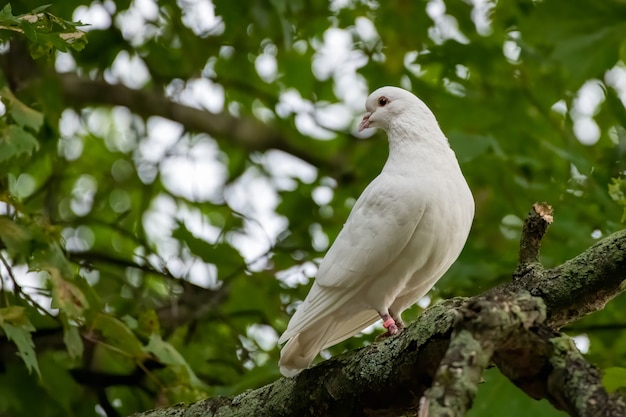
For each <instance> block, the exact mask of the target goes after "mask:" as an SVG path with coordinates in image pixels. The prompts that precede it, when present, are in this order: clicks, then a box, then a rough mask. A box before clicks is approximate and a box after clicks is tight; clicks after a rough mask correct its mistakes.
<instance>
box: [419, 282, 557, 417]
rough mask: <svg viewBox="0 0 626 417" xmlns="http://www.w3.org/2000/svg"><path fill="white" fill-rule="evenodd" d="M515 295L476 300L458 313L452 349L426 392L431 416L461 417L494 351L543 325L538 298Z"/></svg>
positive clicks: (503, 347) (521, 293)
mask: <svg viewBox="0 0 626 417" xmlns="http://www.w3.org/2000/svg"><path fill="white" fill-rule="evenodd" d="M514 296H515V298H513V296H511V297H510V298H505V297H501V296H493V297H479V298H477V299H474V300H470V301H469V302H468V303H467V304H466V305H464V306H462V307H460V308H459V309H458V310H457V311H458V314H459V317H458V319H457V322H456V323H455V327H454V331H453V333H452V336H451V337H450V346H449V347H448V350H447V352H446V354H445V356H444V357H443V359H442V360H441V364H440V366H439V370H438V371H437V374H436V375H435V380H434V383H433V386H432V388H430V389H428V390H427V391H426V394H425V396H426V398H427V401H426V403H427V404H428V407H429V412H428V415H429V416H433V417H435V416H446V417H453V416H458V417H462V416H464V415H465V413H466V412H467V410H468V409H469V408H470V407H471V405H472V401H473V399H474V396H475V394H476V391H477V390H478V384H479V383H480V380H481V377H482V374H483V371H484V370H485V369H486V368H487V366H488V365H489V363H490V362H491V359H492V357H493V355H494V353H496V352H497V351H498V350H500V349H507V348H508V346H509V345H511V344H515V345H517V343H519V338H520V335H521V334H523V333H529V332H528V329H531V328H534V327H537V326H539V325H540V324H541V323H543V322H544V321H545V319H546V308H545V305H544V304H543V302H542V301H541V300H540V299H539V298H534V297H532V296H530V294H529V293H528V292H519V293H518V294H514ZM523 338H525V339H526V338H527V337H526V335H524V336H523ZM511 339H514V340H515V341H514V342H512V341H511Z"/></svg>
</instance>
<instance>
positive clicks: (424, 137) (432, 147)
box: [278, 87, 474, 376]
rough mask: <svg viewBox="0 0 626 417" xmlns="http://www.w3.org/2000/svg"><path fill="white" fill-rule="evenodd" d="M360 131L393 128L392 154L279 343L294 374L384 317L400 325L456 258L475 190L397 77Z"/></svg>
mask: <svg viewBox="0 0 626 417" xmlns="http://www.w3.org/2000/svg"><path fill="white" fill-rule="evenodd" d="M365 108H366V110H367V113H365V115H364V116H363V120H362V121H361V124H360V125H359V131H361V130H363V129H365V128H368V127H378V128H381V129H383V130H384V131H385V132H387V136H388V138H389V157H388V158H387V162H386V163H385V166H384V167H383V170H382V172H381V173H380V174H379V175H378V177H376V179H374V181H372V182H371V183H370V184H369V185H368V186H367V188H366V189H365V191H364V192H363V194H361V196H360V197H359V199H358V200H357V202H356V203H355V205H354V208H353V209H352V212H351V213H350V216H349V217H348V220H347V221H346V223H345V224H344V226H343V229H342V230H341V232H340V233H339V235H338V236H337V239H336V240H335V242H334V243H333V245H332V246H331V247H330V249H329V250H328V253H327V254H326V256H325V257H324V259H323V260H322V262H321V264H320V267H319V270H318V272H317V275H316V278H315V282H314V283H313V286H312V287H311V290H310V291H309V294H308V295H307V297H306V299H305V300H304V301H303V302H302V304H301V305H300V306H299V307H298V308H297V310H296V312H295V314H294V315H293V317H292V318H291V320H290V321H289V325H288V326H287V330H286V331H285V333H284V334H283V335H282V336H281V337H280V339H279V341H278V342H279V343H284V342H287V344H286V345H285V346H284V347H283V348H282V351H281V355H280V361H279V365H280V371H281V373H282V374H283V375H285V376H293V375H296V374H297V373H299V372H300V371H301V370H303V369H305V368H307V367H308V366H309V365H310V364H311V362H312V361H313V359H314V358H315V356H317V354H318V353H319V352H320V351H321V350H322V349H325V348H327V347H329V346H332V345H335V344H337V343H339V342H341V341H343V340H345V339H347V338H349V337H351V336H352V335H354V334H356V333H358V332H359V331H361V330H362V329H364V328H365V327H367V326H369V325H371V324H373V323H374V322H376V321H377V320H378V319H379V318H380V319H382V321H383V326H384V327H385V328H386V329H387V332H386V333H385V335H393V334H396V333H397V332H398V331H399V330H401V329H402V328H403V327H404V324H403V323H402V320H401V318H400V314H401V313H402V312H403V311H404V310H405V309H406V308H408V307H409V306H411V305H412V304H413V303H415V302H416V301H417V300H419V299H420V298H421V297H422V296H424V294H426V293H427V292H428V291H429V290H430V289H431V288H432V286H433V285H434V284H435V283H436V282H437V280H439V278H441V276H442V275H443V274H444V273H445V272H446V271H447V270H448V268H449V267H450V265H452V263H453V262H454V261H455V260H456V259H457V257H458V256H459V254H460V253H461V250H462V249H463V246H464V245H465V241H466V240H467V236H468V234H469V231H470V228H471V225H472V220H473V218H474V200H473V198H472V193H471V191H470V189H469V187H468V185H467V183H466V181H465V178H464V177H463V173H462V172H461V169H460V167H459V164H458V162H457V160H456V156H455V154H454V152H453V151H452V149H450V145H449V144H448V140H447V138H446V137H445V135H444V134H443V132H442V131H441V129H440V128H439V125H438V123H437V120H436V119H435V116H434V115H433V113H432V112H431V111H430V109H429V108H428V107H427V106H426V105H425V104H424V103H423V102H422V101H421V100H420V99H418V98H417V97H415V96H414V95H413V94H412V93H410V92H408V91H406V90H403V89H401V88H397V87H382V88H379V89H378V90H376V91H374V92H373V93H372V94H370V96H369V97H368V98H367V101H366V103H365Z"/></svg>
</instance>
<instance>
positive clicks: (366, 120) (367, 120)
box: [359, 112, 372, 132]
mask: <svg viewBox="0 0 626 417" xmlns="http://www.w3.org/2000/svg"><path fill="white" fill-rule="evenodd" d="M371 115H372V112H367V113H365V114H364V115H363V120H361V123H359V132H360V131H362V130H363V129H367V128H368V127H370V116H371Z"/></svg>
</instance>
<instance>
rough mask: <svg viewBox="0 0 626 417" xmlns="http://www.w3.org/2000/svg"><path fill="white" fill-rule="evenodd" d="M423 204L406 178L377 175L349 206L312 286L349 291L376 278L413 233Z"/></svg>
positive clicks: (383, 174)
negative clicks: (343, 221) (349, 288)
mask: <svg viewBox="0 0 626 417" xmlns="http://www.w3.org/2000/svg"><path fill="white" fill-rule="evenodd" d="M413 186H414V183H413ZM424 201H426V199H425V198H423V196H420V195H419V193H417V192H416V190H415V189H412V187H411V186H408V185H407V180H406V179H404V178H402V177H399V178H397V177H396V176H393V175H390V174H385V173H384V172H383V173H381V174H380V175H379V176H378V177H377V178H376V179H375V180H374V181H372V183H371V184H370V185H369V186H368V187H367V188H366V189H365V191H364V192H363V194H362V195H361V197H360V198H359V199H358V201H357V202H356V204H355V205H354V208H353V209H352V212H351V213H350V216H349V217H348V220H347V221H346V223H345V224H344V226H343V229H342V230H341V232H339V235H338V236H337V239H336V240H335V242H334V243H333V245H332V246H331V247H330V249H329V250H328V253H327V254H326V256H325V257H324V259H323V260H322V263H321V264H320V267H319V270H318V273H317V276H316V283H317V284H318V285H320V286H322V287H346V286H348V287H349V286H355V285H358V284H359V283H360V282H361V281H363V280H367V279H368V278H375V277H376V276H377V275H378V274H379V273H380V272H381V271H382V270H384V269H385V268H386V267H387V266H389V264H390V263H391V262H393V261H394V260H395V259H396V258H397V257H398V255H399V254H400V253H401V252H402V250H403V249H404V248H405V247H406V245H407V243H408V242H409V240H410V239H411V236H413V234H414V233H415V230H416V229H417V225H418V224H419V222H420V219H421V218H422V215H423V214H424V211H425V209H426V204H425V202H424Z"/></svg>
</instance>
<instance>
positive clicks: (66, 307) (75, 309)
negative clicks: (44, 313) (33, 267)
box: [47, 268, 89, 320]
mask: <svg viewBox="0 0 626 417" xmlns="http://www.w3.org/2000/svg"><path fill="white" fill-rule="evenodd" d="M47 271H48V272H49V273H50V280H51V281H52V307H54V308H58V309H60V310H61V311H62V312H63V313H65V314H66V315H67V317H69V318H71V319H73V320H82V319H83V313H84V311H85V309H86V308H87V307H89V303H88V302H87V298H86V297H85V295H84V294H83V292H82V291H81V290H80V289H79V288H78V287H77V286H76V285H74V284H73V283H71V282H69V281H67V280H65V279H63V277H62V276H61V273H60V272H59V270H58V269H57V268H47Z"/></svg>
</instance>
